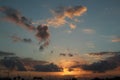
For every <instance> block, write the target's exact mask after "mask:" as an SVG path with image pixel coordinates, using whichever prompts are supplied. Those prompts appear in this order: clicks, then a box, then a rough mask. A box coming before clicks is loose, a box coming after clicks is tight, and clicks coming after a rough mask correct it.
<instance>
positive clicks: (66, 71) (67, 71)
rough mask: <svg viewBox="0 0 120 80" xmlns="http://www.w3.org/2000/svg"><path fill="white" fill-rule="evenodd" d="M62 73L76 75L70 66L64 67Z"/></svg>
mask: <svg viewBox="0 0 120 80" xmlns="http://www.w3.org/2000/svg"><path fill="white" fill-rule="evenodd" d="M62 75H74V72H73V71H69V70H68V68H64V69H63V73H62Z"/></svg>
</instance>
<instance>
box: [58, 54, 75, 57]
mask: <svg viewBox="0 0 120 80" xmlns="http://www.w3.org/2000/svg"><path fill="white" fill-rule="evenodd" d="M59 55H60V56H68V57H73V56H74V55H73V54H72V53H68V54H67V53H60V54H59Z"/></svg>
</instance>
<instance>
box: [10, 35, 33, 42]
mask: <svg viewBox="0 0 120 80" xmlns="http://www.w3.org/2000/svg"><path fill="white" fill-rule="evenodd" d="M11 38H12V39H13V41H14V42H18V41H20V42H26V43H32V40H31V39H30V38H21V37H18V36H11Z"/></svg>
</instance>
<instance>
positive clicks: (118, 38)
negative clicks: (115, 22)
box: [112, 37, 120, 42]
mask: <svg viewBox="0 0 120 80" xmlns="http://www.w3.org/2000/svg"><path fill="white" fill-rule="evenodd" d="M112 42H120V37H113V39H112Z"/></svg>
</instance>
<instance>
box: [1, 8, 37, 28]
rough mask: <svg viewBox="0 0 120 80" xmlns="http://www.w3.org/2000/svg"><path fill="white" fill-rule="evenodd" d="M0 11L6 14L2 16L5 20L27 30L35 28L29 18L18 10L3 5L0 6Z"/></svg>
mask: <svg viewBox="0 0 120 80" xmlns="http://www.w3.org/2000/svg"><path fill="white" fill-rule="evenodd" d="M0 11H1V12H2V13H4V14H5V15H6V16H5V18H4V19H5V20H8V21H11V22H14V23H16V24H18V25H20V26H23V27H25V28H27V29H29V30H35V27H34V26H33V25H32V22H31V20H29V19H28V18H26V17H25V16H23V15H21V13H20V12H19V11H18V10H16V9H13V8H10V7H6V6H3V7H0Z"/></svg>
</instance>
